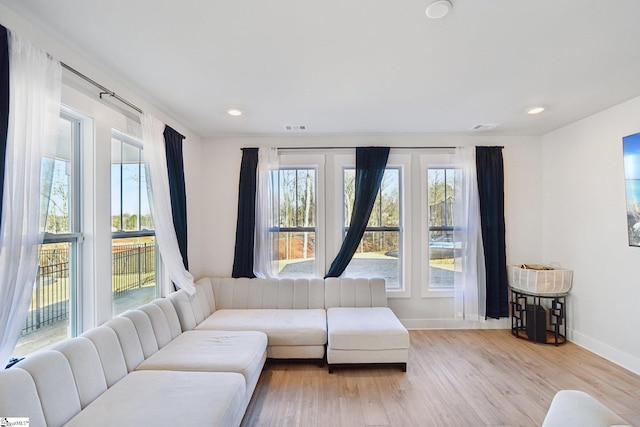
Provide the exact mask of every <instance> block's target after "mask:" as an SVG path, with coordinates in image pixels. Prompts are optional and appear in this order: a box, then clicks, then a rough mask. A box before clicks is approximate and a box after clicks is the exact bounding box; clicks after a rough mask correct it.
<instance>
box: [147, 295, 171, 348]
mask: <svg viewBox="0 0 640 427" xmlns="http://www.w3.org/2000/svg"><path fill="white" fill-rule="evenodd" d="M169 304H171V303H169ZM171 308H172V309H173V305H172V306H171ZM138 310H140V311H143V312H144V313H145V314H146V315H147V316H148V317H149V320H150V321H151V327H152V329H153V335H154V336H155V337H156V343H157V344H158V348H159V349H160V348H162V347H164V346H165V345H167V344H169V343H170V342H171V340H172V339H173V337H172V336H171V328H170V327H169V321H168V320H167V316H165V314H164V311H162V309H161V308H160V307H158V306H157V305H156V304H151V303H149V304H145V305H141V306H140V307H138ZM177 319H178V317H177V315H176V320H177ZM178 327H180V325H179V324H178Z"/></svg>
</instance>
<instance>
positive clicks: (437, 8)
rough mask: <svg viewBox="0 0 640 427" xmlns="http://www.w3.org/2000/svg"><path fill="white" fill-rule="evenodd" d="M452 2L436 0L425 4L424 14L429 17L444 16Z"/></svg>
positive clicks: (449, 10) (450, 7)
mask: <svg viewBox="0 0 640 427" xmlns="http://www.w3.org/2000/svg"><path fill="white" fill-rule="evenodd" d="M452 8H453V4H452V3H451V2H450V1H449V0H436V1H434V2H433V3H431V4H430V5H429V6H427V10H425V13H426V15H427V16H428V17H429V18H431V19H440V18H444V17H445V16H447V15H448V14H449V12H451V9H452Z"/></svg>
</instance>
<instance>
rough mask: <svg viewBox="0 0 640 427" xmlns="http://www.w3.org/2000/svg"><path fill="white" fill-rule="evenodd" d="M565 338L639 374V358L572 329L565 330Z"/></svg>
mask: <svg viewBox="0 0 640 427" xmlns="http://www.w3.org/2000/svg"><path fill="white" fill-rule="evenodd" d="M567 338H568V339H569V341H571V342H572V343H574V344H576V345H579V346H580V347H582V348H584V349H586V350H589V351H590V352H592V353H595V354H597V355H598V356H600V357H603V358H605V359H607V360H608V361H610V362H612V363H615V364H616V365H619V366H622V367H623V368H625V369H627V370H629V371H631V372H633V373H634V374H637V375H640V358H638V357H635V356H632V355H630V354H628V353H625V352H623V351H620V350H618V349H616V348H614V347H611V346H610V345H608V344H605V343H603V342H601V341H598V340H596V339H593V338H591V337H590V336H588V335H585V334H583V333H581V332H578V331H575V330H572V329H569V330H568V331H567Z"/></svg>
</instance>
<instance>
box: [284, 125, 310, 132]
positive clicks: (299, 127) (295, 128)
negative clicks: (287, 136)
mask: <svg viewBox="0 0 640 427" xmlns="http://www.w3.org/2000/svg"><path fill="white" fill-rule="evenodd" d="M284 128H285V130H286V131H288V132H301V131H305V130H307V125H285V126H284Z"/></svg>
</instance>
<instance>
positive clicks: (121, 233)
mask: <svg viewBox="0 0 640 427" xmlns="http://www.w3.org/2000/svg"><path fill="white" fill-rule="evenodd" d="M114 140H117V141H119V142H120V155H121V159H120V160H121V161H120V163H119V164H120V165H121V169H120V171H121V172H120V225H121V227H122V225H123V213H122V212H123V206H122V205H123V203H122V199H123V189H122V182H123V180H122V164H123V163H122V145H123V144H128V145H129V146H131V147H134V148H136V149H138V170H139V171H142V170H143V169H145V168H146V165H145V161H144V153H143V144H142V141H140V140H139V139H138V138H136V137H134V136H132V135H130V134H127V133H125V132H122V131H120V130H117V129H111V144H112V145H113V142H114ZM111 150H113V147H112V148H111ZM111 153H112V154H113V151H111ZM110 164H111V167H113V165H114V162H113V158H111V161H110ZM145 176H146V179H149V178H148V177H149V175H148V171H146V172H145ZM111 184H113V180H111ZM138 191H139V194H138V230H122V229H120V230H116V231H111V239H110V240H111V248H112V249H111V257H112V261H111V264H112V271H111V280H110V281H111V283H112V288H111V292H110V294H111V310H112V315H114V297H113V294H114V292H113V241H114V240H117V239H126V238H136V237H151V236H153V237H154V245H155V249H154V251H155V276H156V279H155V282H156V283H155V287H154V288H155V289H154V297H153V298H159V297H161V296H162V294H163V290H164V289H165V280H164V277H165V275H166V273H165V270H164V267H163V264H162V258H161V256H160V251H159V248H158V241H157V239H156V238H155V235H156V233H155V226H154V229H143V228H142V212H141V206H142V202H141V201H142V191H146V188H145V187H144V186H143V185H142V183H139V189H138ZM110 199H111V197H110ZM148 203H149V204H151V201H150V200H148ZM149 208H150V210H151V206H149ZM110 218H111V221H110V226H111V227H113V222H112V221H113V216H112V215H111V211H110ZM132 308H135V307H132Z"/></svg>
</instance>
